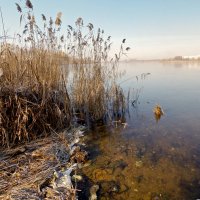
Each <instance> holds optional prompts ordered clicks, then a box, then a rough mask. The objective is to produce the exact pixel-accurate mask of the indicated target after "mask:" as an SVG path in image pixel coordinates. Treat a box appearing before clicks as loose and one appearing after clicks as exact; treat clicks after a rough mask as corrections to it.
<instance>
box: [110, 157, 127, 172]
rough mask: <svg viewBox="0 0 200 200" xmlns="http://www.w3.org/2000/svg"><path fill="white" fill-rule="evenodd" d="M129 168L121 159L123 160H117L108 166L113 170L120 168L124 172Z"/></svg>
mask: <svg viewBox="0 0 200 200" xmlns="http://www.w3.org/2000/svg"><path fill="white" fill-rule="evenodd" d="M127 166H128V164H127V163H126V162H124V161H123V160H122V159H121V160H116V161H114V162H111V163H110V164H109V165H108V168H112V169H113V170H115V169H117V168H120V169H121V170H124V169H125V168H126V167H127Z"/></svg>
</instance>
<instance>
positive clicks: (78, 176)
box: [72, 174, 83, 181]
mask: <svg viewBox="0 0 200 200" xmlns="http://www.w3.org/2000/svg"><path fill="white" fill-rule="evenodd" d="M72 179H73V180H76V181H82V180H83V177H82V176H81V175H75V174H74V175H73V176H72Z"/></svg>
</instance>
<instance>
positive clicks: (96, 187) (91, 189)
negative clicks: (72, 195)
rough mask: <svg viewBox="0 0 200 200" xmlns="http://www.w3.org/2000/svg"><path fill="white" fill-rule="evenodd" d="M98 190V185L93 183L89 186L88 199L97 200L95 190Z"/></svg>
mask: <svg viewBox="0 0 200 200" xmlns="http://www.w3.org/2000/svg"><path fill="white" fill-rule="evenodd" d="M98 190H99V186H98V185H93V186H92V187H91V188H90V198H89V200H97V191H98Z"/></svg>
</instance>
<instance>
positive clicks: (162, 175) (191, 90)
mask: <svg viewBox="0 0 200 200" xmlns="http://www.w3.org/2000/svg"><path fill="white" fill-rule="evenodd" d="M120 69H122V70H125V71H126V74H125V75H124V76H123V77H122V79H121V80H120V82H121V86H122V87H123V88H124V90H128V89H130V90H131V91H135V92H132V93H131V96H130V100H134V99H135V98H136V96H137V91H140V92H139V99H138V102H137V104H135V106H134V107H133V106H132V105H131V104H130V107H129V114H127V116H126V122H127V123H128V126H127V127H124V125H122V124H121V125H120V124H118V126H117V127H115V126H110V127H107V128H105V127H100V128H99V129H98V130H96V131H95V133H94V132H92V133H90V134H89V135H88V139H87V140H88V143H89V147H90V148H91V149H90V151H91V159H92V160H91V165H90V167H85V168H83V173H84V174H85V175H86V176H87V177H88V178H89V179H90V180H91V181H92V182H93V183H97V184H98V185H100V188H101V189H100V191H99V195H100V199H119V200H120V199H122V200H123V199H130V200H132V199H133V200H151V199H152V200H161V199H162V200H175V199H176V200H193V199H194V200H196V199H200V64H197V63H196V64H195V63H191V64H188V63H165V64H163V63H159V62H144V63H142V62H133V63H121V64H120ZM142 73H150V75H148V76H146V78H145V79H141V77H140V74H142ZM135 76H138V77H139V78H138V80H137V78H136V77H135ZM127 79H128V80H127ZM125 80H126V81H125ZM156 104H160V105H161V106H162V108H163V110H164V112H165V114H164V116H163V117H162V118H161V119H160V120H159V121H156V120H155V118H154V114H153V111H152V110H153V108H154V106H155V105H156ZM90 141H91V142H90Z"/></svg>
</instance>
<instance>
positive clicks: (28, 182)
mask: <svg viewBox="0 0 200 200" xmlns="http://www.w3.org/2000/svg"><path fill="white" fill-rule="evenodd" d="M62 136H63V137H58V136H54V137H53V136H52V137H48V138H45V139H43V140H42V139H40V140H36V141H34V142H31V143H29V144H27V145H23V146H20V147H18V148H15V149H12V150H5V151H3V152H1V158H0V161H1V162H0V163H1V164H0V177H1V180H0V199H13V200H14V199H16V200H17V199H69V200H73V199H76V190H75V189H73V188H71V189H69V188H68V189H63V190H59V191H57V190H56V188H55V187H52V184H53V182H52V181H53V174H54V171H60V170H61V168H63V167H64V168H65V169H66V168H67V167H68V165H69V164H70V163H68V162H69V147H68V145H67V144H68V143H69V141H68V140H67V132H63V134H62Z"/></svg>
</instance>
